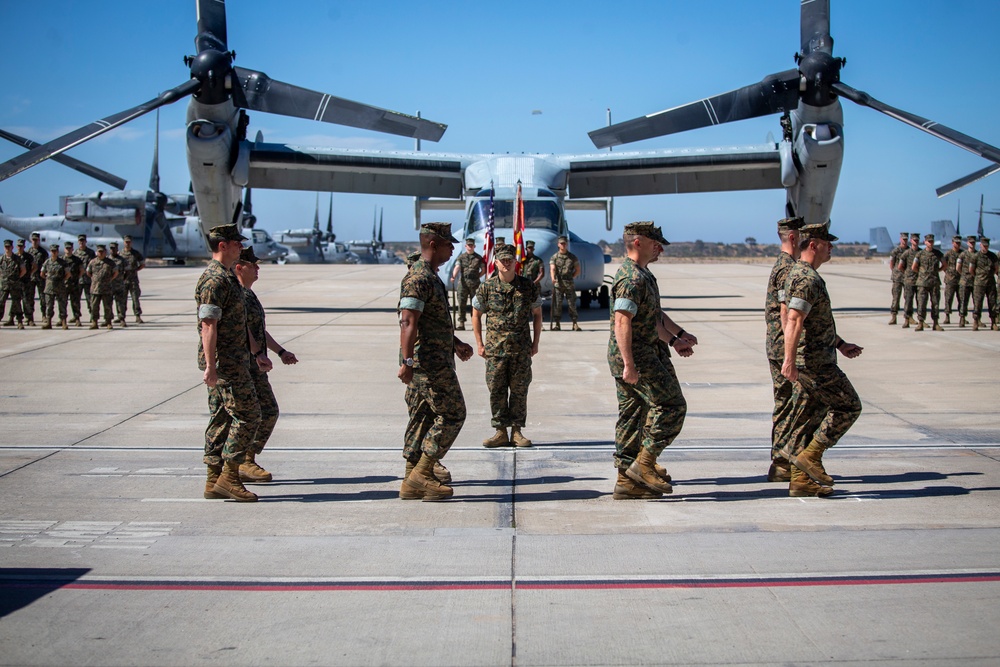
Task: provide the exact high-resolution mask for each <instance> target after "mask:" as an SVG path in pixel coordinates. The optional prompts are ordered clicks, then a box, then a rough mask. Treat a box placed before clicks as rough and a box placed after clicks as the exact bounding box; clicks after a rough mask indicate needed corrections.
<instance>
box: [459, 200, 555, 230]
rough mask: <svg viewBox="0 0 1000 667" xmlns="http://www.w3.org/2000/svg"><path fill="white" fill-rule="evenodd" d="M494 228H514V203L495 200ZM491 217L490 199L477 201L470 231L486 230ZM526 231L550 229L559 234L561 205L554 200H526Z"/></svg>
mask: <svg viewBox="0 0 1000 667" xmlns="http://www.w3.org/2000/svg"><path fill="white" fill-rule="evenodd" d="M493 203H494V212H493V218H494V222H493V225H494V227H511V228H512V227H513V226H514V202H512V201H510V200H504V199H497V200H494V202H493ZM489 217H490V202H489V200H488V199H485V200H480V201H477V202H476V203H475V204H473V205H472V210H471V211H470V212H469V231H471V232H475V231H478V230H481V229H486V222H487V221H488V220H489ZM524 227H525V229H549V230H551V231H553V232H556V233H559V205H558V204H557V203H556V202H554V201H552V200H526V201H525V202H524Z"/></svg>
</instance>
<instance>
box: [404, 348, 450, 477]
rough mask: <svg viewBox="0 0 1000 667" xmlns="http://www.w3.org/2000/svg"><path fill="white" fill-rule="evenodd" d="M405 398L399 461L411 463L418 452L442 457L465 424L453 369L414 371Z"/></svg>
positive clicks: (433, 456)
mask: <svg viewBox="0 0 1000 667" xmlns="http://www.w3.org/2000/svg"><path fill="white" fill-rule="evenodd" d="M405 399H406V409H407V412H408V413H409V415H410V420H409V422H408V423H407V425H406V433H405V434H404V436H403V458H405V459H406V460H408V461H411V462H413V463H416V462H417V461H419V460H420V455H421V453H423V454H427V456H429V457H431V458H433V459H441V458H443V457H444V455H445V454H447V453H448V449H449V448H450V447H451V446H452V444H453V443H454V442H455V438H457V437H458V433H459V431H461V430H462V425H463V424H465V397H464V396H462V387H461V386H460V385H459V384H458V375H456V374H455V369H454V368H452V367H450V366H448V367H445V368H442V369H439V370H436V371H431V372H427V371H424V370H417V369H414V371H413V379H411V380H410V384H408V385H407V386H406V394H405Z"/></svg>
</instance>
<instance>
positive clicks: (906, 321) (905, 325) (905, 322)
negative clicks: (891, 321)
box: [903, 317, 911, 329]
mask: <svg viewBox="0 0 1000 667" xmlns="http://www.w3.org/2000/svg"><path fill="white" fill-rule="evenodd" d="M910 322H911V320H910V318H909V317H904V318H903V328H904V329H909V328H910Z"/></svg>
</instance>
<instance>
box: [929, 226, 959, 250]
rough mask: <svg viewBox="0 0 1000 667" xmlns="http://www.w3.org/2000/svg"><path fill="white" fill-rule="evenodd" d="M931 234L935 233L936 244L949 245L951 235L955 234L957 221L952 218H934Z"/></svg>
mask: <svg viewBox="0 0 1000 667" xmlns="http://www.w3.org/2000/svg"><path fill="white" fill-rule="evenodd" d="M931 234H933V235H934V239H935V245H941V246H943V247H947V246H948V245H949V244H950V243H951V237H952V236H954V235H955V223H953V222H952V221H951V220H933V221H931Z"/></svg>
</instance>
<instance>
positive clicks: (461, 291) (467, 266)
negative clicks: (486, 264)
mask: <svg viewBox="0 0 1000 667" xmlns="http://www.w3.org/2000/svg"><path fill="white" fill-rule="evenodd" d="M455 263H456V264H457V265H458V280H456V281H455V292H456V294H455V296H456V299H457V301H458V324H459V326H462V327H464V326H465V314H466V310H465V305H466V304H467V303H469V302H470V301H472V297H474V296H475V295H476V290H477V289H478V288H479V276H480V275H481V274H482V271H483V256H482V255H480V254H479V253H478V252H472V253H468V252H463V253H462V254H461V255H459V256H458V259H456V260H455Z"/></svg>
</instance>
